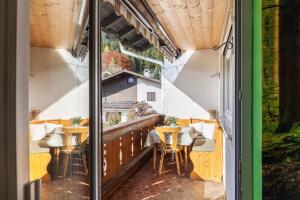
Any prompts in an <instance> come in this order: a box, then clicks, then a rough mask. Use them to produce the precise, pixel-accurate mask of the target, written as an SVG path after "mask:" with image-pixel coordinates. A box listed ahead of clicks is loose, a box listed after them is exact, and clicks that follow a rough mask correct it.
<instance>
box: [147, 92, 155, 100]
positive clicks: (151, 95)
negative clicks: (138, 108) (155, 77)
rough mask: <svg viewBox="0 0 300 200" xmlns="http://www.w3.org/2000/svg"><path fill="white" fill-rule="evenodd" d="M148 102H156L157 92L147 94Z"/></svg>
mask: <svg viewBox="0 0 300 200" xmlns="http://www.w3.org/2000/svg"><path fill="white" fill-rule="evenodd" d="M147 101H155V92H147Z"/></svg>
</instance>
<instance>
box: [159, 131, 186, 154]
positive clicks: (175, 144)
mask: <svg viewBox="0 0 300 200" xmlns="http://www.w3.org/2000/svg"><path fill="white" fill-rule="evenodd" d="M156 131H157V132H158V133H159V138H160V142H161V146H162V147H163V148H164V149H167V148H169V146H170V148H171V149H177V148H178V135H179V133H180V131H181V128H180V127H157V128H156ZM166 134H171V135H172V144H171V145H168V144H167V141H166Z"/></svg>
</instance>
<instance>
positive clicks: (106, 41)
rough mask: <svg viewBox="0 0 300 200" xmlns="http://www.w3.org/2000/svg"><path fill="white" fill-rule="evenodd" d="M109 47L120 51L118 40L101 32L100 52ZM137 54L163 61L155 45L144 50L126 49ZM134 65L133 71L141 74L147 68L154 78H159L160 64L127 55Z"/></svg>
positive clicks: (111, 49)
mask: <svg viewBox="0 0 300 200" xmlns="http://www.w3.org/2000/svg"><path fill="white" fill-rule="evenodd" d="M107 47H108V48H109V50H110V51H117V52H120V44H119V41H118V40H117V39H115V38H113V37H111V36H109V35H107V34H106V33H104V32H102V45H101V52H104V49H105V48H107ZM128 50H129V51H132V52H134V53H136V54H138V55H142V56H146V57H150V58H153V59H156V60H160V61H163V58H164V56H163V54H162V53H161V52H160V51H159V50H157V49H156V48H155V47H153V46H151V47H150V48H148V49H146V50H145V51H142V52H140V51H136V50H134V49H132V48H129V49H128ZM129 59H130V60H131V61H132V63H133V65H134V71H135V72H136V73H139V74H143V72H144V70H145V69H149V70H150V72H151V73H152V74H153V76H154V78H155V79H158V80H160V71H161V69H160V66H159V65H157V64H154V63H151V62H148V61H145V60H141V59H138V58H134V57H129Z"/></svg>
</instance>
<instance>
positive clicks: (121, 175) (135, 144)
mask: <svg viewBox="0 0 300 200" xmlns="http://www.w3.org/2000/svg"><path fill="white" fill-rule="evenodd" d="M162 123H163V117H162V115H159V114H153V115H149V116H147V117H143V118H139V119H136V120H132V121H130V122H126V123H122V124H119V125H115V126H111V127H108V128H105V129H104V135H103V171H102V176H103V177H102V178H103V179H102V181H103V188H102V192H103V197H104V199H105V198H107V197H109V196H110V195H111V194H112V193H113V192H114V191H115V190H116V189H117V188H118V187H119V186H120V185H121V184H122V183H123V182H124V181H126V180H127V178H128V177H129V176H130V175H132V174H133V173H134V172H135V171H136V170H137V169H138V168H139V167H141V166H142V165H143V164H144V163H146V162H147V160H148V159H149V158H150V156H151V151H152V149H151V148H145V147H144V143H145V141H146V137H147V134H148V133H149V131H150V130H152V129H154V128H155V126H157V125H161V124H162Z"/></svg>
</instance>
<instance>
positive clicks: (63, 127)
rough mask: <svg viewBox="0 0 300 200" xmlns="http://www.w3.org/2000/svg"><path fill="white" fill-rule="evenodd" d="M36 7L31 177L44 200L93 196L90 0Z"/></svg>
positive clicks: (32, 49)
mask: <svg viewBox="0 0 300 200" xmlns="http://www.w3.org/2000/svg"><path fill="white" fill-rule="evenodd" d="M32 2H33V3H31V6H30V13H31V14H30V15H31V16H30V20H31V21H30V26H31V44H30V46H31V47H30V81H29V84H30V85H29V89H30V91H29V98H30V99H29V104H30V105H29V108H30V110H29V113H30V122H29V124H30V131H29V137H30V144H29V146H30V155H29V159H30V181H34V180H36V179H41V181H42V187H41V198H42V199H59V200H61V199H62V200H63V199H88V198H89V173H88V154H89V144H88V138H89V126H88V125H89V62H88V60H89V59H88V57H89V56H88V54H89V52H88V46H87V42H88V37H87V35H88V34H87V25H88V7H89V6H88V4H87V1H82V0H74V1H56V2H55V3H49V2H47V1H45V2H44V1H36V0H33V1H32Z"/></svg>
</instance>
